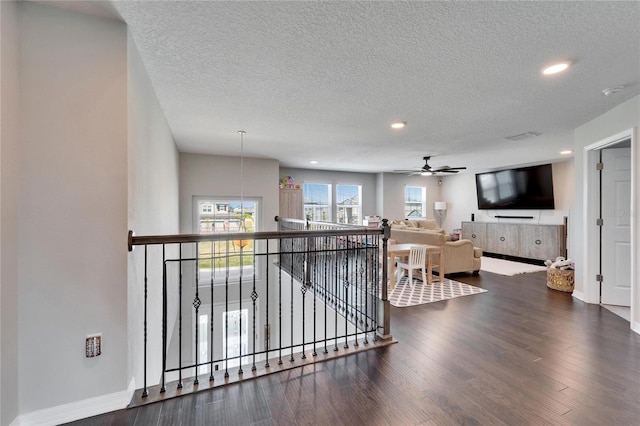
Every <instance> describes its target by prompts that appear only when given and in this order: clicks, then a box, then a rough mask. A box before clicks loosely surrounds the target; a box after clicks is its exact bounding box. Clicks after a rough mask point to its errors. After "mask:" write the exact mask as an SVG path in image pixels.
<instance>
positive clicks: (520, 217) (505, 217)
mask: <svg viewBox="0 0 640 426" xmlns="http://www.w3.org/2000/svg"><path fill="white" fill-rule="evenodd" d="M494 217H497V218H498V219H533V216H500V215H495V216H494Z"/></svg>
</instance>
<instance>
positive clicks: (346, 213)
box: [336, 185, 362, 225]
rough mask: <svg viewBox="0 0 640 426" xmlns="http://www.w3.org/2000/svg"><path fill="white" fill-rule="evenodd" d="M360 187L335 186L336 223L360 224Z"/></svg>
mask: <svg viewBox="0 0 640 426" xmlns="http://www.w3.org/2000/svg"><path fill="white" fill-rule="evenodd" d="M361 211H362V186H360V185H336V222H337V223H346V224H350V225H361V224H362V215H361Z"/></svg>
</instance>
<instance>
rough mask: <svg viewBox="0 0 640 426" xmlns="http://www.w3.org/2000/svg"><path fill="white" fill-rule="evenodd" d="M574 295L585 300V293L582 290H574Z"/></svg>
mask: <svg viewBox="0 0 640 426" xmlns="http://www.w3.org/2000/svg"><path fill="white" fill-rule="evenodd" d="M572 296H573V297H575V298H576V299H578V300H582V301H583V302H584V294H583V293H582V292H581V291H577V290H573V293H572ZM585 303H586V302H585Z"/></svg>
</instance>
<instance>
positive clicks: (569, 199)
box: [441, 159, 575, 232]
mask: <svg viewBox="0 0 640 426" xmlns="http://www.w3.org/2000/svg"><path fill="white" fill-rule="evenodd" d="M552 173H553V192H554V197H555V206H556V208H555V210H478V201H477V200H478V197H477V194H476V180H475V173H463V174H459V175H455V176H447V177H444V178H443V179H442V182H443V183H442V188H441V189H442V198H443V200H442V201H446V202H447V212H446V217H445V223H444V228H445V230H446V231H447V232H451V231H452V230H453V229H454V228H460V227H461V224H462V222H468V221H470V220H471V214H472V213H473V214H474V215H475V220H476V221H478V222H497V221H500V222H512V223H535V224H554V225H558V224H562V223H564V222H563V221H564V217H565V216H567V217H570V216H571V213H572V208H573V205H574V188H573V183H574V174H575V173H574V162H573V160H571V159H570V160H567V161H562V162H557V163H553V164H552ZM496 215H507V216H508V215H515V216H533V219H499V218H496V217H495V216H496Z"/></svg>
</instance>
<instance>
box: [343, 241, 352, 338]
mask: <svg viewBox="0 0 640 426" xmlns="http://www.w3.org/2000/svg"><path fill="white" fill-rule="evenodd" d="M350 253H351V248H350V247H349V245H347V253H346V254H347V255H346V256H345V260H344V275H345V280H344V284H343V285H344V302H343V306H344V348H345V349H348V348H349V344H348V343H347V335H348V334H349V284H350V283H349V278H350V276H349V257H350ZM351 269H353V268H351Z"/></svg>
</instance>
